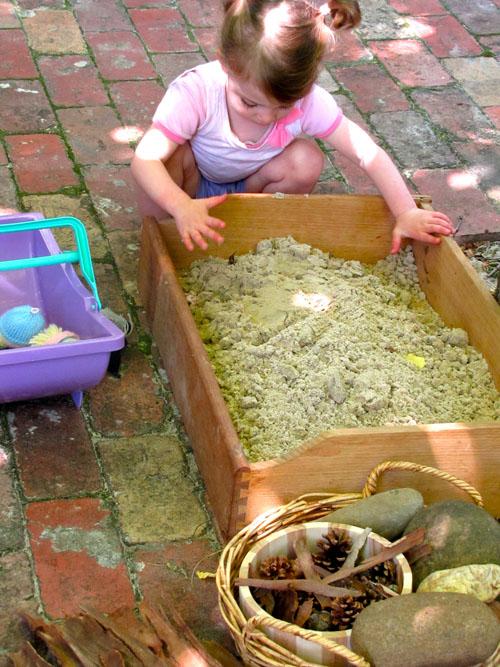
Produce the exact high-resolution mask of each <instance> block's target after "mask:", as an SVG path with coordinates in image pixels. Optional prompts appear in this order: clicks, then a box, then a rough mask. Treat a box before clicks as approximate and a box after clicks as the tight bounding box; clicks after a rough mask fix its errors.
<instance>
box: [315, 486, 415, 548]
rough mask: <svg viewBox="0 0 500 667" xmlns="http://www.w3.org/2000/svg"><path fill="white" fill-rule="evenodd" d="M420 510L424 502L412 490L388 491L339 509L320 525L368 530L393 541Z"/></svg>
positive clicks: (326, 517)
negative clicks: (335, 524) (331, 523)
mask: <svg viewBox="0 0 500 667" xmlns="http://www.w3.org/2000/svg"><path fill="white" fill-rule="evenodd" d="M423 506H424V499H423V498H422V495H421V494H420V493H419V492H418V491H416V490H415V489H391V490H390V491H383V492H382V493H376V494H375V495H373V496H369V497H368V498H363V500H358V501H356V502H354V503H352V504H351V505H347V506H346V507H341V508H340V509H338V510H335V512H332V513H331V514H328V515H327V516H325V517H324V518H323V519H322V521H332V522H334V523H335V522H336V523H346V524H348V525H350V526H359V527H360V528H367V527H370V528H371V529H372V530H373V532H374V533H377V534H378V535H382V537H385V538H387V539H388V540H392V539H394V538H395V537H398V536H399V535H401V533H402V532H403V530H404V529H405V528H406V526H407V524H408V522H409V521H410V520H411V519H412V518H413V517H414V516H415V514H416V513H417V512H418V511H419V510H420V509H422V508H423Z"/></svg>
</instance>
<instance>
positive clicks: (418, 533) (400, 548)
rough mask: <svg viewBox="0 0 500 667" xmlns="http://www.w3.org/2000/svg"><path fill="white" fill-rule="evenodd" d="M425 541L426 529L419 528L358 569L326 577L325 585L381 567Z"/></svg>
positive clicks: (358, 566) (363, 563) (367, 560)
mask: <svg viewBox="0 0 500 667" xmlns="http://www.w3.org/2000/svg"><path fill="white" fill-rule="evenodd" d="M424 539H425V529H424V528H418V529H417V530H414V531H413V532H412V533H408V535H405V536H404V537H402V538H401V539H400V540H398V541H397V542H394V543H393V544H391V546H389V547H386V548H385V549H382V551H381V552H380V553H378V554H375V556H370V558H367V559H366V560H364V561H363V562H362V563H360V564H359V565H356V567H348V568H346V569H345V570H339V571H337V572H334V573H333V574H331V575H330V576H329V577H325V578H324V579H323V584H331V583H333V582H334V581H340V580H341V579H346V578H347V577H351V576H352V575H354V574H358V573H359V572H364V571H365V570H369V569H370V568H371V567H374V566H375V565H379V564H380V563H383V562H384V561H386V560H391V559H392V558H394V556H398V555H399V554H402V553H404V552H405V551H408V549H411V548H412V547H416V546H418V545H419V544H422V542H423V541H424Z"/></svg>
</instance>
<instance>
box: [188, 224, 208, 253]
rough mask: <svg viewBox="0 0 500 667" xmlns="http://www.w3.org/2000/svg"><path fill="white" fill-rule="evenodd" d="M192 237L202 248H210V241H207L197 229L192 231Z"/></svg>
mask: <svg viewBox="0 0 500 667" xmlns="http://www.w3.org/2000/svg"><path fill="white" fill-rule="evenodd" d="M191 238H192V239H193V241H194V242H195V243H196V245H197V246H198V247H199V248H201V249H202V250H206V249H207V248H208V243H207V242H206V241H205V239H204V238H203V236H202V235H201V234H200V232H199V231H198V230H197V229H195V230H193V231H192V232H191Z"/></svg>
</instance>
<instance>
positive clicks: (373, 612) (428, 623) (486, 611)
mask: <svg viewBox="0 0 500 667" xmlns="http://www.w3.org/2000/svg"><path fill="white" fill-rule="evenodd" d="M499 641H500V624H499V622H498V619H497V618H496V615H495V613H494V612H493V611H492V610H491V609H490V608H489V607H488V606H487V605H486V604H484V603H483V602H480V601H479V600H477V599H476V598H474V597H472V596H469V595H462V594H461V593H413V594H410V595H401V596H399V597H393V598H389V599H387V600H382V601H380V602H375V603H372V604H371V605H370V606H369V607H366V608H365V609H364V610H363V611H362V612H361V613H360V614H359V615H358V617H357V618H356V620H355V622H354V625H353V628H352V635H351V644H352V649H353V651H354V652H355V653H358V654H359V655H362V656H363V657H364V658H366V659H367V660H368V661H369V663H370V665H372V666H373V667H401V665H404V667H429V666H430V665H432V667H470V666H471V665H477V664H478V663H482V662H483V661H484V660H486V659H487V658H489V657H490V656H491V655H492V654H493V653H494V651H495V649H496V647H497V644H498V642H499Z"/></svg>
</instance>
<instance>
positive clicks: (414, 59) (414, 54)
mask: <svg viewBox="0 0 500 667" xmlns="http://www.w3.org/2000/svg"><path fill="white" fill-rule="evenodd" d="M370 47H371V49H372V50H373V52H374V53H375V54H376V55H377V56H378V57H379V58H380V60H381V61H382V62H383V63H384V65H385V66H386V67H387V69H388V70H389V72H390V73H391V74H392V76H393V77H394V78H396V79H399V80H400V81H401V82H402V83H404V84H405V85H406V86H442V85H444V84H445V83H448V82H449V81H451V77H450V75H449V74H448V73H447V72H446V70H444V69H443V67H441V65H440V64H439V61H438V60H437V59H436V57H435V56H434V55H432V54H431V53H429V52H428V51H427V50H426V48H425V46H423V44H421V43H420V42H418V41H417V40H414V39H394V40H387V41H380V42H370Z"/></svg>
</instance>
